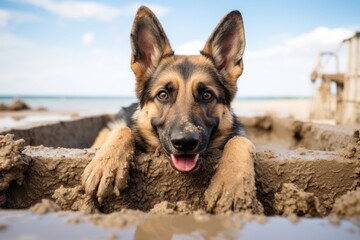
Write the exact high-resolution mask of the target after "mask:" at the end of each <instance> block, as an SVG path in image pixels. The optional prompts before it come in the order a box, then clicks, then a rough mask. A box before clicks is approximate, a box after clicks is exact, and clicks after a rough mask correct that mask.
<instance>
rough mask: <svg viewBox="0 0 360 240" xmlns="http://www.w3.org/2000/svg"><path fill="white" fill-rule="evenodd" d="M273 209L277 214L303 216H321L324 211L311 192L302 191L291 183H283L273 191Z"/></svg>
mask: <svg viewBox="0 0 360 240" xmlns="http://www.w3.org/2000/svg"><path fill="white" fill-rule="evenodd" d="M274 209H275V213H276V214H278V215H282V216H291V215H292V214H296V215H298V216H305V217H314V216H321V215H323V211H324V210H323V209H322V207H321V205H320V202H319V199H318V198H317V197H316V196H314V194H313V193H307V192H304V191H303V190H300V189H298V188H297V187H296V186H295V185H294V184H292V183H285V184H283V186H282V188H281V190H280V191H279V192H277V193H275V203H274Z"/></svg>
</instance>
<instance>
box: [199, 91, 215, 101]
mask: <svg viewBox="0 0 360 240" xmlns="http://www.w3.org/2000/svg"><path fill="white" fill-rule="evenodd" d="M212 98H213V95H212V93H211V92H208V91H206V92H204V93H203V94H202V96H201V99H202V100H203V101H210V100H211V99H212Z"/></svg>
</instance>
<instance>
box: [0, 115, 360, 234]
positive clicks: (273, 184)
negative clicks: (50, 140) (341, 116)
mask: <svg viewBox="0 0 360 240" xmlns="http://www.w3.org/2000/svg"><path fill="white" fill-rule="evenodd" d="M94 121H95V122H96V121H98V120H96V119H95V120H93V122H94ZM101 121H103V120H101ZM101 121H100V120H99V121H98V122H99V124H100V122H101ZM241 121H242V122H243V123H244V124H245V126H246V127H247V131H248V136H249V138H250V139H251V140H252V141H253V142H254V143H255V145H256V148H257V153H256V161H255V171H256V186H257V193H256V195H257V200H258V201H256V202H255V204H252V205H249V206H245V207H244V209H243V210H244V211H245V212H247V213H249V214H250V213H252V214H260V216H264V215H262V214H265V215H266V216H283V217H287V219H289V220H288V221H290V222H294V223H295V222H298V217H306V218H311V217H326V216H337V217H338V218H339V219H350V218H354V217H355V218H360V211H359V209H360V194H359V193H360V190H359V186H360V137H359V128H354V127H340V126H329V125H321V124H314V123H307V122H300V121H296V120H293V119H277V118H272V117H269V116H263V117H254V118H241ZM62 125H64V123H62ZM65 125H66V124H65ZM52 127H53V128H56V127H59V128H61V126H52ZM95 128H99V129H101V126H100V125H98V126H95ZM27 131H28V130H27ZM49 136H51V135H49ZM42 137H43V138H44V141H47V140H46V136H45V135H42ZM15 138H16V137H15ZM74 138H76V136H75V135H74ZM32 141H33V142H35V141H39V139H33V140H32ZM57 141H58V142H60V143H61V141H66V138H64V139H62V138H61V137H60V138H58V140H57ZM74 141H75V139H74ZM79 141H81V139H80V140H79ZM59 146H61V144H59ZM95 152H96V149H89V148H84V149H79V148H61V147H58V146H51V145H48V146H46V147H44V146H31V145H30V146H26V147H24V141H23V140H13V137H12V136H11V135H6V136H3V137H0V174H1V176H3V177H2V178H0V200H1V201H0V206H1V207H2V208H3V209H28V208H30V207H31V206H33V207H32V208H31V210H32V211H35V212H36V213H38V214H43V213H48V212H53V211H59V210H61V211H63V210H71V211H81V212H84V213H92V214H91V215H89V218H87V221H90V222H92V223H94V224H95V225H97V224H99V222H102V223H103V224H105V223H106V222H107V220H105V218H107V217H108V218H109V219H112V220H109V223H106V224H105V225H106V226H101V227H108V226H112V227H121V228H122V227H125V226H133V225H137V226H138V224H140V225H141V223H143V222H144V221H146V219H148V218H152V216H153V215H155V216H157V215H163V214H165V215H169V216H170V215H175V216H176V217H175V218H174V220H172V221H179V224H180V225H181V222H182V221H183V220H179V219H180V218H181V217H180V216H190V217H188V218H193V219H195V220H194V221H197V220H199V219H207V218H210V219H212V218H213V217H214V216H217V215H209V214H208V213H206V206H205V203H204V200H203V199H204V192H205V191H206V189H207V187H208V186H209V182H210V180H211V177H212V176H213V174H214V172H215V170H216V167H217V164H218V159H219V157H220V155H221V152H213V153H211V154H210V155H209V156H207V158H206V160H207V161H206V162H205V161H202V162H205V163H206V164H202V165H201V166H200V169H199V170H200V171H197V172H196V173H195V174H190V175H189V174H185V175H184V174H181V173H178V172H176V171H174V170H173V169H172V168H171V166H170V165H169V162H168V160H167V159H166V158H165V157H164V156H162V155H161V154H160V152H156V153H154V154H152V155H136V156H135V158H134V162H133V163H132V164H131V169H130V175H129V182H128V186H127V187H126V188H125V189H124V190H123V191H122V192H121V194H120V196H115V195H114V196H111V197H109V198H107V199H104V201H103V202H97V201H96V199H91V198H89V197H88V196H87V195H86V194H85V192H84V190H83V189H82V187H81V184H80V180H81V174H82V172H83V170H84V168H85V166H86V165H87V164H88V163H89V162H90V161H91V159H92V158H93V156H94V154H95ZM204 173H206V174H204ZM44 199H46V200H44ZM258 203H260V204H258ZM129 209H131V210H129ZM231 210H232V209H227V211H223V214H225V213H228V214H235V213H232V211H231ZM103 213H107V214H105V215H104V214H103ZM116 216H123V217H124V216H127V217H126V218H125V219H124V218H121V217H116ZM209 216H210V217H209ZM251 216H258V215H251ZM96 219H97V220H96ZM99 219H100V220H99ZM131 219H134V221H132V220H131ZM166 219H167V221H168V220H169V217H168V218H166ZM226 219H229V216H227V217H226ZM264 219H266V218H264ZM78 221H83V220H73V221H72V222H73V223H76V222H78ZM151 221H152V220H151ZM188 221H190V220H188ZM224 221H225V220H224ZM339 221H343V220H339ZM96 222H97V223H96ZM235 222H236V221H235ZM265 222H266V220H265ZM0 223H1V222H0ZM125 223H126V224H125ZM232 223H234V222H233V221H231V224H232ZM107 224H108V225H107ZM194 224H195V223H194ZM153 227H154V225H151V228H153ZM238 227H239V226H237V227H236V228H237V229H238ZM180 229H181V227H180ZM208 230H209V229H208ZM156 231H158V230H156ZM180 232H181V231H180ZM0 233H1V232H0Z"/></svg>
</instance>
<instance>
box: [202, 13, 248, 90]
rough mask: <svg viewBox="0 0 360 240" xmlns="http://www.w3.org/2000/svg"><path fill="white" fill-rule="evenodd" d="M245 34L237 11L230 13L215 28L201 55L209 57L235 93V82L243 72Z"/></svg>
mask: <svg viewBox="0 0 360 240" xmlns="http://www.w3.org/2000/svg"><path fill="white" fill-rule="evenodd" d="M244 49H245V33H244V25H243V20H242V17H241V14H240V12H239V11H233V12H230V13H229V14H228V15H226V16H225V17H224V18H223V19H222V20H221V21H220V23H219V24H218V26H217V27H216V28H215V30H214V32H213V33H212V34H211V36H210V38H209V40H208V41H207V43H206V44H205V47H204V49H203V50H202V51H201V53H202V54H203V55H205V56H207V57H210V58H211V59H212V60H213V62H214V64H215V66H216V68H217V69H218V70H219V71H220V73H221V74H222V75H223V76H224V77H225V79H226V80H228V81H230V82H228V83H229V84H230V87H231V88H232V89H233V90H234V95H235V91H236V81H237V79H238V77H239V76H240V75H241V73H242V71H243V62H242V57H243V53H244Z"/></svg>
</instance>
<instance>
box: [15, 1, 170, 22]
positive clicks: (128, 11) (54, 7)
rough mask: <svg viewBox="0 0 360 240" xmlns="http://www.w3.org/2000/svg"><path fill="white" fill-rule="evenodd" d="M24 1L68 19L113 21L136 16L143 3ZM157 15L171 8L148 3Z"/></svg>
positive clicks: (161, 14) (165, 12)
mask: <svg viewBox="0 0 360 240" xmlns="http://www.w3.org/2000/svg"><path fill="white" fill-rule="evenodd" d="M21 1H22V2H24V3H27V4H31V5H33V6H36V7H40V8H43V9H45V10H46V11H48V12H51V13H53V14H56V15H58V16H60V17H62V18H67V19H96V20H99V21H112V20H114V19H115V18H116V17H118V16H120V15H123V16H134V14H135V12H136V11H137V9H138V8H139V7H140V5H141V4H135V3H134V4H131V5H129V6H125V7H121V8H116V7H113V6H109V5H105V4H100V3H96V2H91V1H81V2H80V1H70V0H69V1H54V0H21ZM147 6H148V7H149V8H151V9H152V10H153V11H154V12H155V14H156V15H157V16H163V15H165V14H167V13H168V12H169V11H170V10H169V8H167V7H164V6H161V5H157V4H147Z"/></svg>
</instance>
